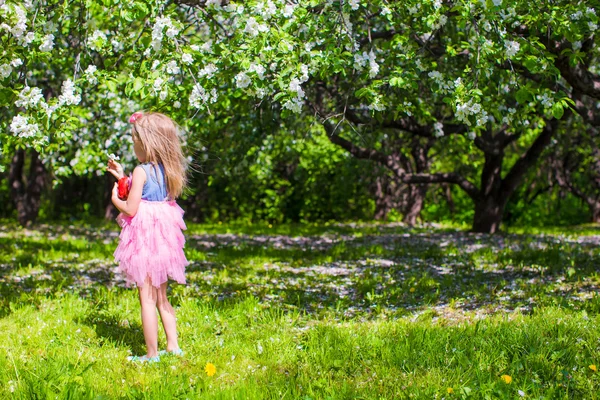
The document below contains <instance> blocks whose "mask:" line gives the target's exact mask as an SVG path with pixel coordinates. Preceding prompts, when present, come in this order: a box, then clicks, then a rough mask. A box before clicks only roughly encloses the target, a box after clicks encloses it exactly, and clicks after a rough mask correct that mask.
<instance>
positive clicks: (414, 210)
mask: <svg viewBox="0 0 600 400" xmlns="http://www.w3.org/2000/svg"><path fill="white" fill-rule="evenodd" d="M426 194H427V185H411V186H410V195H409V199H408V204H407V205H406V207H404V210H403V211H404V218H402V222H404V223H405V224H407V225H410V226H413V225H416V223H417V218H419V216H420V215H421V210H423V204H424V203H425V195H426Z"/></svg>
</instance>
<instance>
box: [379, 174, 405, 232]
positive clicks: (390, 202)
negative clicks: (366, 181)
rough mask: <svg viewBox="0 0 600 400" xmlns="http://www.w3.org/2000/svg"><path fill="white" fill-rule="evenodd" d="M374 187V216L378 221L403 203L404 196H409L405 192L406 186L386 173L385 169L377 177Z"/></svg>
mask: <svg viewBox="0 0 600 400" xmlns="http://www.w3.org/2000/svg"><path fill="white" fill-rule="evenodd" d="M373 187H374V195H375V216H374V218H375V219H376V220H378V221H381V220H384V219H386V217H387V215H388V213H389V212H390V211H392V210H393V209H394V208H398V207H399V206H401V205H403V204H404V200H405V199H404V197H407V196H406V194H405V193H403V191H405V190H406V187H405V186H404V185H402V184H401V183H400V182H395V181H394V180H393V178H390V177H389V176H387V175H385V171H381V175H379V176H378V177H377V178H376V179H375V184H374V185H373Z"/></svg>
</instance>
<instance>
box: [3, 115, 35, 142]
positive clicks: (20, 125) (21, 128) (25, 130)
mask: <svg viewBox="0 0 600 400" xmlns="http://www.w3.org/2000/svg"><path fill="white" fill-rule="evenodd" d="M10 131H11V132H12V133H14V134H15V135H17V136H19V137H21V138H30V137H35V136H37V135H38V134H39V133H40V129H39V127H38V124H30V123H29V121H28V119H27V117H23V116H21V115H15V116H14V117H13V119H12V122H11V123H10Z"/></svg>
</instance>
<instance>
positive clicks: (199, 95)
mask: <svg viewBox="0 0 600 400" xmlns="http://www.w3.org/2000/svg"><path fill="white" fill-rule="evenodd" d="M208 99H209V95H208V93H206V89H204V88H203V87H202V86H200V85H194V89H193V90H192V94H191V95H190V98H189V102H190V105H191V106H192V107H194V108H197V109H199V108H201V107H202V103H206V102H207V101H208Z"/></svg>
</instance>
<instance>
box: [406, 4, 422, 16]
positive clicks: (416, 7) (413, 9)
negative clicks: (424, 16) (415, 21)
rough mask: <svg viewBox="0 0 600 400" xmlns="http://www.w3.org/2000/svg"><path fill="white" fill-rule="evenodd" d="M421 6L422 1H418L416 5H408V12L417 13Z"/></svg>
mask: <svg viewBox="0 0 600 400" xmlns="http://www.w3.org/2000/svg"><path fill="white" fill-rule="evenodd" d="M419 8H421V3H417V4H416V5H414V6H412V7H408V12H409V13H410V14H411V15H412V14H416V13H417V11H419Z"/></svg>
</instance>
